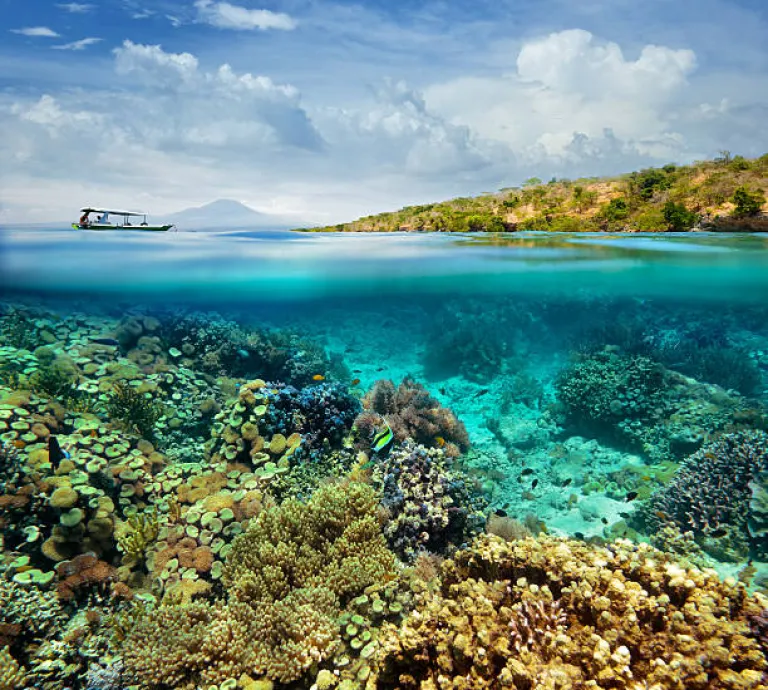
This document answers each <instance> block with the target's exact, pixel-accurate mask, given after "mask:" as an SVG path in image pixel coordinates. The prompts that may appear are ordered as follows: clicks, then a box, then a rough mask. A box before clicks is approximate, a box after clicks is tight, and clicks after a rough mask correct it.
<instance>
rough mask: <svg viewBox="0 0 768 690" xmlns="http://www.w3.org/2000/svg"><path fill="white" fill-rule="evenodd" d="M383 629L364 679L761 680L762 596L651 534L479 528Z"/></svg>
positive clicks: (740, 684) (419, 682) (743, 684)
mask: <svg viewBox="0 0 768 690" xmlns="http://www.w3.org/2000/svg"><path fill="white" fill-rule="evenodd" d="M441 575H442V583H441V586H440V588H439V589H438V590H437V591H434V592H430V591H425V592H423V593H421V594H420V595H419V596H418V603H417V608H416V610H415V611H414V612H412V613H411V614H410V615H409V617H408V618H406V620H405V622H404V623H403V625H402V626H400V627H399V628H398V627H396V626H386V627H385V629H384V630H383V631H382V634H381V636H380V637H379V642H380V650H379V653H378V654H377V657H376V662H375V663H376V667H377V668H376V670H375V672H374V674H373V675H372V676H371V678H370V679H369V682H368V685H367V688H369V689H373V688H378V689H385V688H402V689H404V690H405V689H407V688H420V689H422V690H428V689H429V690H435V689H438V688H439V689H442V688H446V689H448V688H451V689H452V690H470V689H472V690H474V689H479V688H503V687H509V688H542V689H543V688H587V687H591V688H627V689H632V690H640V688H654V689H655V690H662V689H663V688H681V689H682V688H686V689H701V690H704V689H705V688H706V689H707V690H714V689H716V688H734V689H735V688H741V689H743V688H765V687H766V686H765V684H764V681H763V674H764V673H765V672H766V669H768V664H767V663H766V659H765V657H764V656H763V654H762V651H761V648H760V645H759V642H758V641H757V640H756V639H755V638H754V637H753V634H752V633H751V631H750V626H749V623H750V620H751V617H753V616H755V615H759V614H760V612H761V611H762V610H763V605H764V604H765V598H764V597H760V596H759V595H756V596H754V597H753V596H750V595H748V594H747V592H746V590H745V589H744V587H743V586H742V585H740V584H727V583H723V582H721V581H720V580H719V579H718V578H717V576H716V575H715V573H714V572H712V571H700V570H697V569H691V570H685V569H684V568H682V567H680V566H679V565H678V564H677V563H676V562H674V561H673V560H672V559H671V558H670V557H669V556H668V555H666V554H663V553H661V552H659V551H656V550H654V549H653V548H652V547H650V546H648V545H645V544H640V545H635V544H632V543H630V542H627V541H620V542H615V543H614V544H612V545H610V546H607V547H597V546H594V545H588V544H584V543H582V542H576V541H570V540H566V539H559V538H553V537H544V538H540V539H532V538H528V539H524V540H520V541H517V542H511V543H510V542H504V541H502V540H501V539H499V538H497V537H492V536H483V537H480V538H479V539H478V540H477V541H476V542H475V543H474V545H473V547H472V548H471V549H468V550H465V551H461V552H459V553H458V554H457V555H456V556H455V558H454V559H453V560H448V561H445V562H444V563H443V565H442V567H441Z"/></svg>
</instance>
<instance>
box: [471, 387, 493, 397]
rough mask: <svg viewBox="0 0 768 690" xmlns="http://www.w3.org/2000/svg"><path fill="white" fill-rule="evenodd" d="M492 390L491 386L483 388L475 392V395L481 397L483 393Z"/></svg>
mask: <svg viewBox="0 0 768 690" xmlns="http://www.w3.org/2000/svg"><path fill="white" fill-rule="evenodd" d="M490 392H491V389H490V388H481V389H480V390H479V391H477V393H475V395H474V396H473V397H475V398H479V397H480V396H481V395H486V394H487V393H490Z"/></svg>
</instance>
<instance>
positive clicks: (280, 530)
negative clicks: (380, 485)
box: [223, 483, 395, 602]
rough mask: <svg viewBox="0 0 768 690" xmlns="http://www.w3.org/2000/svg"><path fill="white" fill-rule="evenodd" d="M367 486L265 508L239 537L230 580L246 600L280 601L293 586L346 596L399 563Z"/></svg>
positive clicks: (326, 489)
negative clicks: (386, 537) (318, 589)
mask: <svg viewBox="0 0 768 690" xmlns="http://www.w3.org/2000/svg"><path fill="white" fill-rule="evenodd" d="M377 511H378V497H377V495H376V493H375V491H374V490H373V489H372V488H371V487H369V486H366V485H364V484H359V483H352V484H348V485H346V486H345V485H342V484H339V485H326V486H323V487H321V488H320V489H318V490H317V491H316V492H315V494H314V495H313V496H312V498H311V499H310V501H309V502H308V503H307V504H302V503H299V502H298V501H295V500H292V499H289V500H287V501H285V502H284V503H283V504H282V505H280V506H276V507H274V508H270V509H267V510H264V511H262V512H261V513H260V514H259V516H258V517H257V518H256V520H255V521H254V522H253V523H252V524H251V525H250V526H249V528H248V530H247V531H246V532H245V533H244V534H242V535H240V536H239V537H237V538H236V539H235V541H234V542H233V544H232V550H231V552H230V553H229V556H228V558H227V563H226V567H225V570H224V577H223V581H224V584H225V586H226V587H228V588H229V589H230V590H234V591H235V592H236V596H237V597H238V599H241V600H244V601H253V602H257V601H263V600H270V601H275V600H278V599H280V598H281V597H283V596H286V595H287V594H288V593H289V592H290V591H291V590H292V589H294V588H306V587H325V588H327V589H329V590H330V591H331V592H332V593H333V594H334V595H335V596H337V597H339V598H340V599H342V600H345V599H347V598H349V597H351V596H354V595H355V594H357V593H358V592H359V591H361V590H362V589H364V588H365V587H367V586H369V585H371V584H373V583H375V582H377V581H379V580H380V579H381V578H382V577H383V576H384V575H385V573H388V572H391V571H392V570H393V568H394V563H395V561H394V557H393V555H392V554H391V553H390V552H389V550H388V549H387V547H386V542H385V541H384V537H383V536H382V535H381V532H380V530H379V527H378V522H377Z"/></svg>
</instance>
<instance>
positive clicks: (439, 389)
mask: <svg viewBox="0 0 768 690" xmlns="http://www.w3.org/2000/svg"><path fill="white" fill-rule="evenodd" d="M437 392H438V393H440V395H447V393H446V392H445V388H438V389H437Z"/></svg>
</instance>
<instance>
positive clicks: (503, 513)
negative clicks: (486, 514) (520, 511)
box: [494, 508, 507, 517]
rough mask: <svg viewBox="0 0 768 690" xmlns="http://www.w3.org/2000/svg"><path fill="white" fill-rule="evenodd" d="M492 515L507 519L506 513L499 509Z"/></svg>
mask: <svg viewBox="0 0 768 690" xmlns="http://www.w3.org/2000/svg"><path fill="white" fill-rule="evenodd" d="M494 515H498V516H499V517H507V511H506V510H502V509H501V508H499V509H498V510H497V511H495V512H494Z"/></svg>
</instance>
